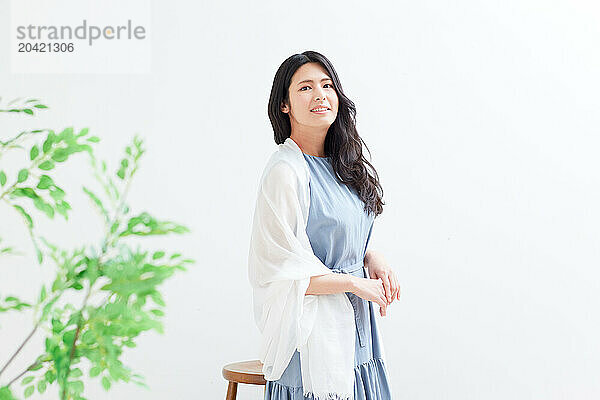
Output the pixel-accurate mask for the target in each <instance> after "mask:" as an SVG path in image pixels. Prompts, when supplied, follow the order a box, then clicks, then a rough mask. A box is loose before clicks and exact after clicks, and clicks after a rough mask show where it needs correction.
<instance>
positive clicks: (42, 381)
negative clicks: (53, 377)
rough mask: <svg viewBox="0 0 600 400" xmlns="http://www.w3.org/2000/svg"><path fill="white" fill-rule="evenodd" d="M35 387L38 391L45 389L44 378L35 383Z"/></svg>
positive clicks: (41, 391)
mask: <svg viewBox="0 0 600 400" xmlns="http://www.w3.org/2000/svg"><path fill="white" fill-rule="evenodd" d="M37 389H38V392H40V393H44V392H45V391H46V381H45V380H41V381H39V382H38V384H37Z"/></svg>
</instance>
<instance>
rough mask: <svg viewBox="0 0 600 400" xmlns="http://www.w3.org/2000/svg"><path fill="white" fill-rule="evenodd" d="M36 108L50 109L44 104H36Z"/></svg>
mask: <svg viewBox="0 0 600 400" xmlns="http://www.w3.org/2000/svg"><path fill="white" fill-rule="evenodd" d="M34 107H35V108H48V107H46V106H45V105H43V104H36V105H35V106H34Z"/></svg>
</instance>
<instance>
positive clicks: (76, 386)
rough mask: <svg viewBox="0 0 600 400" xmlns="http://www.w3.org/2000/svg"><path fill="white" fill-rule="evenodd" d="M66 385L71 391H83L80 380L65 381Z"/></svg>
mask: <svg viewBox="0 0 600 400" xmlns="http://www.w3.org/2000/svg"><path fill="white" fill-rule="evenodd" d="M67 386H68V387H69V389H70V390H71V392H73V393H83V382H82V381H73V382H69V383H67Z"/></svg>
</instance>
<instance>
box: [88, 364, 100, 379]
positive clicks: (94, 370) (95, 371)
mask: <svg viewBox="0 0 600 400" xmlns="http://www.w3.org/2000/svg"><path fill="white" fill-rule="evenodd" d="M100 372H102V367H100V366H99V365H95V366H93V367H92V369H90V378H93V377H95V376H98V375H100Z"/></svg>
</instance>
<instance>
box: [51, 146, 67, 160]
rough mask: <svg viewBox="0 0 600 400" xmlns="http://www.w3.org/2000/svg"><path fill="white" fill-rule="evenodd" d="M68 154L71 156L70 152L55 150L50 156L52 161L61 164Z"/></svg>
mask: <svg viewBox="0 0 600 400" xmlns="http://www.w3.org/2000/svg"><path fill="white" fill-rule="evenodd" d="M69 154H71V152H70V151H69V150H68V149H57V150H56V151H55V152H54V154H52V159H53V160H54V161H56V162H63V161H65V160H66V159H67V158H69Z"/></svg>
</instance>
